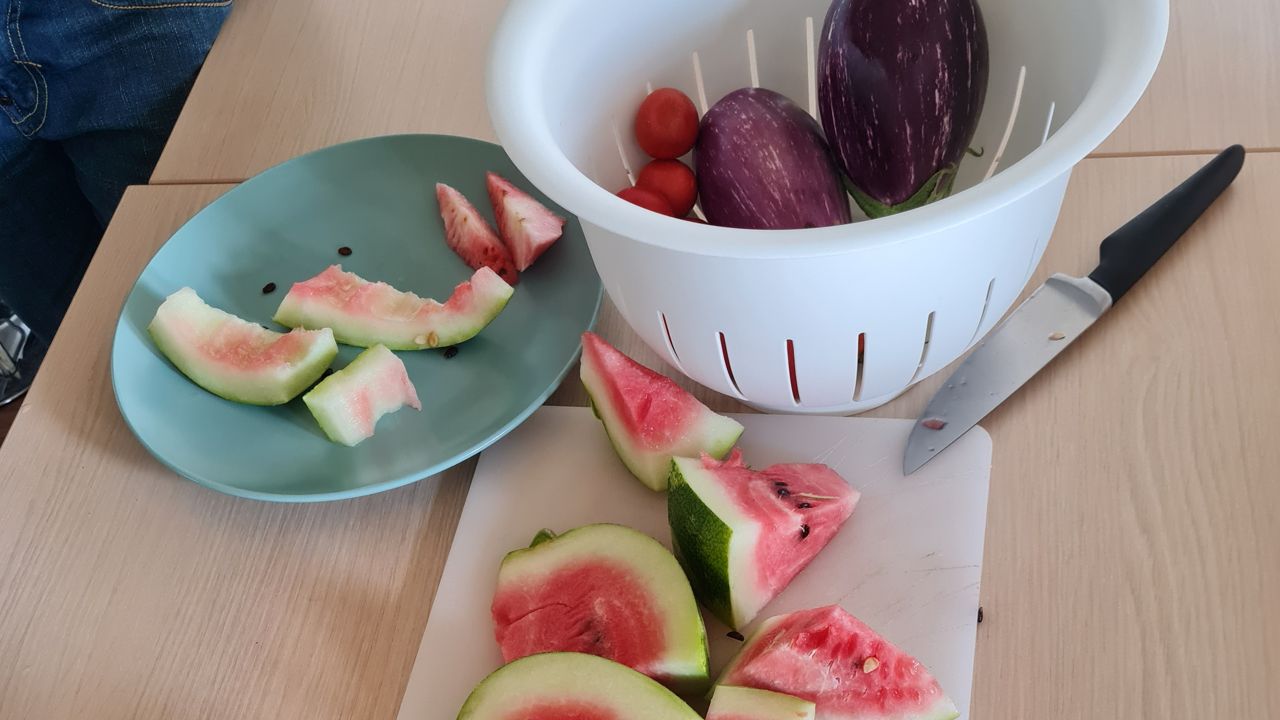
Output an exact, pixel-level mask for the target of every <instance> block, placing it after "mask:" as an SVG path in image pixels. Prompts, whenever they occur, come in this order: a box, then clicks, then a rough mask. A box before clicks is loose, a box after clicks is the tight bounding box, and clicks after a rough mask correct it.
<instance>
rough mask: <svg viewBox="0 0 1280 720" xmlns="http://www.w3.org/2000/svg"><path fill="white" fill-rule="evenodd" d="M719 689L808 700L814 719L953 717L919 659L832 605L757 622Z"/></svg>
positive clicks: (951, 708)
mask: <svg viewBox="0 0 1280 720" xmlns="http://www.w3.org/2000/svg"><path fill="white" fill-rule="evenodd" d="M720 683H722V684H727V685H742V686H745V687H754V688H760V689H762V690H771V691H774V692H780V693H785V694H787V695H794V696H796V697H800V698H804V699H806V700H811V701H813V702H814V703H815V704H816V705H817V720H888V719H892V720H952V718H956V717H959V715H960V713H959V712H958V711H957V710H956V706H955V703H953V702H952V701H951V699H950V698H948V697H947V696H946V695H945V694H944V693H943V692H942V688H941V687H940V686H939V685H938V681H937V680H935V679H934V678H933V676H932V675H930V674H929V671H928V670H926V669H925V667H924V666H923V665H921V664H920V662H919V661H917V660H916V659H915V658H913V657H911V656H910V655H908V654H906V653H904V652H903V651H902V650H900V649H898V648H897V647H895V646H894V645H893V644H891V643H890V642H889V641H888V640H885V639H884V638H882V637H880V635H878V634H876V632H875V631H874V630H872V629H871V628H869V627H867V626H866V625H865V624H863V623H862V621H860V620H858V619H857V618H855V617H853V616H852V615H850V614H849V613H848V612H845V610H844V609H843V608H841V607H839V606H836V605H831V606H828V607H821V608H816V609H812V610H800V611H798V612H793V613H790V614H788V615H782V616H779V617H775V618H770V619H769V620H766V621H765V622H763V623H761V625H760V628H759V629H758V630H757V631H756V632H755V633H754V634H753V635H752V636H751V637H750V638H748V639H747V642H746V643H745V644H744V645H743V647H742V649H741V650H740V651H739V652H738V655H737V657H735V658H734V659H733V660H732V661H731V662H730V663H729V666H728V667H727V668H725V671H724V674H723V675H722V676H721V678H720Z"/></svg>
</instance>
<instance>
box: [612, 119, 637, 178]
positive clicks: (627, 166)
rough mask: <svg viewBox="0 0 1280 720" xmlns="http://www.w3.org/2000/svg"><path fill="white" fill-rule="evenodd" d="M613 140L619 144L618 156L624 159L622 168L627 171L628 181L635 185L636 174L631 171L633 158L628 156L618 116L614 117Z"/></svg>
mask: <svg viewBox="0 0 1280 720" xmlns="http://www.w3.org/2000/svg"><path fill="white" fill-rule="evenodd" d="M613 142H614V143H616V144H617V146H618V157H619V158H620V159H621V160H622V169H623V171H624V172H626V173H627V182H628V183H630V184H632V185H635V184H636V176H635V173H633V172H631V159H630V158H628V157H627V146H626V145H624V144H623V143H622V133H621V132H619V131H618V118H614V119H613Z"/></svg>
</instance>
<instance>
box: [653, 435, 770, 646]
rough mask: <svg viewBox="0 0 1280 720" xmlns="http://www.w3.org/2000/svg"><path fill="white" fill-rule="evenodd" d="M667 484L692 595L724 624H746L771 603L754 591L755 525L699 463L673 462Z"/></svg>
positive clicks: (673, 534) (674, 539) (671, 516)
mask: <svg viewBox="0 0 1280 720" xmlns="http://www.w3.org/2000/svg"><path fill="white" fill-rule="evenodd" d="M669 482H670V488H669V489H668V490H667V521H668V523H669V524H670V526H671V544H672V546H673V547H674V548H676V549H677V551H676V558H677V559H679V560H680V565H681V567H683V568H684V571H685V574H686V575H688V576H689V583H690V584H691V585H692V586H693V589H694V595H695V596H697V598H698V602H700V603H702V605H703V606H704V607H706V608H707V609H708V610H710V611H711V613H712V614H713V615H715V616H716V617H717V618H719V619H720V621H721V622H723V623H724V624H725V625H728V626H729V627H731V628H742V627H744V626H746V625H747V624H748V623H750V622H751V620H752V619H754V618H755V616H756V614H757V613H758V612H759V611H760V609H761V608H763V607H764V605H765V604H766V603H767V602H768V599H769V598H768V593H767V592H766V591H763V590H760V591H755V592H753V587H752V581H753V580H754V579H755V577H756V571H755V568H754V566H753V565H752V557H751V548H753V547H754V545H755V542H756V536H757V535H758V533H759V528H758V527H757V525H756V522H755V521H754V520H752V519H751V518H750V517H748V516H746V515H744V514H743V513H742V512H741V511H739V510H738V508H737V506H736V505H735V503H734V501H733V500H732V499H731V498H729V497H728V496H727V495H725V494H724V492H723V490H722V489H721V487H720V484H719V481H718V479H717V477H716V475H715V473H714V472H712V471H711V470H708V469H707V468H705V467H704V466H703V463H702V460H700V459H694V458H685V457H677V458H674V459H672V461H671V474H670V480H669ZM735 528H736V529H735Z"/></svg>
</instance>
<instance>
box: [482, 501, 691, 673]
mask: <svg viewBox="0 0 1280 720" xmlns="http://www.w3.org/2000/svg"><path fill="white" fill-rule="evenodd" d="M491 612H492V613H493V621H494V628H495V633H494V634H495V636H496V637H497V640H498V645H500V646H501V647H502V657H503V659H504V660H505V661H507V662H510V661H512V660H516V659H519V658H522V657H525V656H527V655H533V654H536V653H543V652H560V651H569V652H584V653H589V654H592V655H599V656H601V657H605V658H608V659H610V660H613V661H615V662H620V663H622V664H623V665H626V666H628V667H630V668H632V669H634V670H638V671H639V672H642V673H644V674H645V675H648V676H649V677H651V678H653V679H655V680H657V681H658V682H661V683H662V684H663V685H666V686H667V687H669V688H671V689H673V690H675V691H676V692H679V693H681V694H700V693H703V692H706V690H707V688H708V686H709V677H708V671H707V633H706V630H705V629H704V628H703V626H702V615H701V614H700V613H699V612H698V605H697V603H696V602H695V601H694V599H693V591H692V590H691V589H690V588H689V581H688V580H687V579H685V576H684V573H683V572H682V571H681V570H680V565H679V563H677V562H676V559H675V558H674V557H672V555H671V553H670V552H669V551H668V550H667V549H666V548H665V547H663V546H662V545H661V543H659V542H658V541H657V540H654V539H653V538H651V537H649V536H648V535H645V534H644V533H641V532H638V531H636V530H632V529H631V528H628V527H623V526H621V525H610V524H596V525H585V526H583V527H580V528H576V529H574V530H570V531H568V532H566V533H564V534H562V535H556V534H555V533H553V532H551V531H549V530H543V531H541V532H539V533H538V534H537V536H535V537H534V539H533V544H532V545H530V546H529V547H528V548H524V549H521V550H515V551H513V552H511V553H509V554H508V555H507V556H506V558H504V559H503V561H502V567H501V569H499V571H498V588H497V592H496V593H495V594H494V597H493V603H492V606H491Z"/></svg>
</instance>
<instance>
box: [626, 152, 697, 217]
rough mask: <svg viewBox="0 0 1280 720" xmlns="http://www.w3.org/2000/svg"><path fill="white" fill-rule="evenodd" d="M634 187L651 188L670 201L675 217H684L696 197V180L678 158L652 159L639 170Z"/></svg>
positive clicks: (691, 207)
mask: <svg viewBox="0 0 1280 720" xmlns="http://www.w3.org/2000/svg"><path fill="white" fill-rule="evenodd" d="M636 187H638V188H643V189H645V190H652V191H653V192H656V193H658V194H659V195H661V196H662V197H664V198H666V199H667V202H669V203H671V209H672V210H674V211H675V212H676V217H684V216H685V215H688V214H689V211H690V210H692V209H693V201H694V200H697V199H698V180H697V179H696V178H695V177H694V176H693V171H692V170H690V169H689V166H688V165H685V164H684V163H682V162H680V161H679V160H654V161H653V162H651V163H649V164H648V165H645V166H644V167H643V168H642V169H641V170H640V176H639V177H637V178H636Z"/></svg>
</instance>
